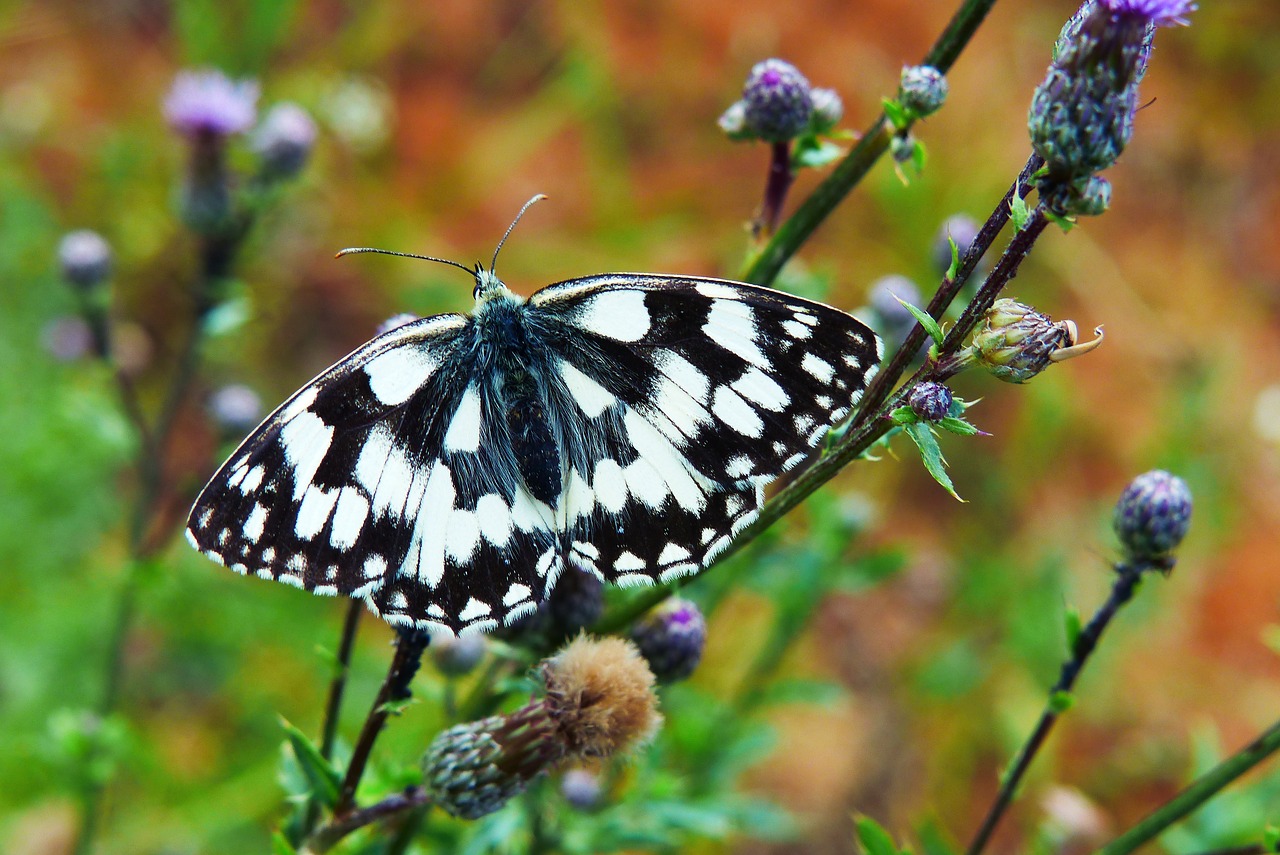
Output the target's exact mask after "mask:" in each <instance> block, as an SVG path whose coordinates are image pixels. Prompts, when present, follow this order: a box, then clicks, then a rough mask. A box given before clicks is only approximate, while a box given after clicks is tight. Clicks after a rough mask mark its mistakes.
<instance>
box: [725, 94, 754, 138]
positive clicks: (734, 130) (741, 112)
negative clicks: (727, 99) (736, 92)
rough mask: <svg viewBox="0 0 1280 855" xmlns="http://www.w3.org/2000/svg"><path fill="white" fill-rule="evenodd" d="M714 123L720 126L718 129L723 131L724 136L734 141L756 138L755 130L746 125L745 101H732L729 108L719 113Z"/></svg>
mask: <svg viewBox="0 0 1280 855" xmlns="http://www.w3.org/2000/svg"><path fill="white" fill-rule="evenodd" d="M716 124H718V125H719V126H720V130H722V131H724V133H725V136H727V137H728V138H729V139H731V140H733V141H734V142H741V141H743V140H752V139H755V138H756V134H755V131H753V130H752V129H751V128H750V127H749V126H748V125H747V102H746V101H734V102H733V103H732V104H730V105H729V109H727V110H725V111H724V112H723V113H721V114H720V118H719V119H717V120H716Z"/></svg>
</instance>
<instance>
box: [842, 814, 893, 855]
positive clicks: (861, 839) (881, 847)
mask: <svg viewBox="0 0 1280 855" xmlns="http://www.w3.org/2000/svg"><path fill="white" fill-rule="evenodd" d="M853 822H854V827H855V828H856V829H857V833H858V843H859V844H860V845H861V847H862V851H863V852H864V853H866V855H901V854H900V853H899V851H898V846H897V844H895V843H894V842H893V837H892V836H891V835H890V834H889V832H887V831H885V830H884V827H883V826H882V825H880V823H878V822H876V821H875V820H874V819H872V818H871V817H869V816H860V817H858V818H857V819H855V820H854V821H853Z"/></svg>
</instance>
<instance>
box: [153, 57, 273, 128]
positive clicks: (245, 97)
mask: <svg viewBox="0 0 1280 855" xmlns="http://www.w3.org/2000/svg"><path fill="white" fill-rule="evenodd" d="M257 102H258V84H257V82H256V81H253V80H239V81H236V80H232V79H231V78H229V77H227V76H226V75H225V74H223V73H222V72H221V71H215V70H209V71H184V72H181V73H179V74H178V76H177V77H176V78H174V81H173V87H172V88H171V89H170V90H169V94H168V96H166V97H165V100H164V116H165V119H166V120H167V121H168V122H169V126H170V127H171V128H173V129H174V130H175V131H177V132H178V133H180V134H182V135H183V136H187V137H199V136H214V137H225V136H228V135H230V134H238V133H243V132H244V131H247V130H249V128H251V127H253V120H254V118H255V116H256V115H257Z"/></svg>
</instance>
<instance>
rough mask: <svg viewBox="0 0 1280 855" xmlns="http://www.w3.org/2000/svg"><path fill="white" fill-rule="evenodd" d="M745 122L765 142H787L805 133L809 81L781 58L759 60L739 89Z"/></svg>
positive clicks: (810, 101)
mask: <svg viewBox="0 0 1280 855" xmlns="http://www.w3.org/2000/svg"><path fill="white" fill-rule="evenodd" d="M742 100H743V101H744V102H746V103H745V107H744V114H745V115H744V121H745V124H746V127H748V128H750V129H751V130H752V131H753V132H754V133H755V135H756V136H758V137H759V138H760V139H762V140H764V141H765V142H786V141H787V140H790V139H792V138H794V137H797V136H799V135H800V134H801V133H803V132H804V130H805V128H807V127H808V125H809V117H810V116H811V115H812V113H813V98H812V96H811V94H810V91H809V81H808V80H807V79H806V78H805V76H804V75H803V74H801V73H800V71H799V69H797V68H796V67H795V66H794V65H792V64H791V63H789V62H785V61H783V60H781V59H766V60H764V61H763V62H758V63H756V65H755V66H754V67H753V68H752V69H751V73H750V74H749V75H747V83H746V86H744V87H743V89H742Z"/></svg>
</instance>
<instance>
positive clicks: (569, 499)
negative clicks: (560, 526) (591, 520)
mask: <svg viewBox="0 0 1280 855" xmlns="http://www.w3.org/2000/svg"><path fill="white" fill-rule="evenodd" d="M595 506H596V497H595V494H594V493H593V492H592V491H591V486H590V485H589V484H587V482H586V480H585V479H584V478H583V477H582V476H581V475H580V474H578V470H577V469H571V470H569V485H568V488H567V489H566V490H565V494H564V501H563V502H562V504H561V507H562V508H563V510H564V515H565V519H566V521H567V520H571V519H580V518H582V517H589V516H591V511H592V510H593V509H594V508H595Z"/></svg>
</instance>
